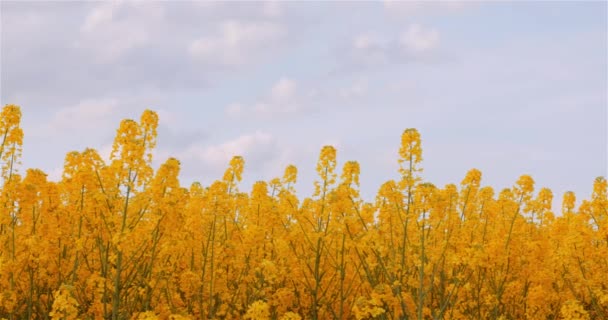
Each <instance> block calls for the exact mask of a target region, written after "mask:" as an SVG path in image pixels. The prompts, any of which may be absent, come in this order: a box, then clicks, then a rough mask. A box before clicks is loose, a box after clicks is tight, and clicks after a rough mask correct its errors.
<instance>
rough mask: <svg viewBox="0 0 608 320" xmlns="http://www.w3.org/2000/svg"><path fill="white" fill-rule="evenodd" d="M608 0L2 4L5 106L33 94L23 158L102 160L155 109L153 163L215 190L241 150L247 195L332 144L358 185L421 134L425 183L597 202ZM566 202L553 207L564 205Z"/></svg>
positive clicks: (607, 100)
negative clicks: (169, 162)
mask: <svg viewBox="0 0 608 320" xmlns="http://www.w3.org/2000/svg"><path fill="white" fill-rule="evenodd" d="M607 11H608V8H607V2H605V1H597V2H583V1H578V2H574V1H572V2H567V1H558V2H550V1H518V2H502V1H501V2H483V3H482V2H472V1H465V2H459V1H450V2H429V1H427V2H413V1H409V2H397V1H384V2H382V1H377V2H371V1H370V2H304V1H302V2H275V1H267V2H203V1H193V2H186V1H181V2H177V1H176V2H168V1H167V2H127V1H120V2H84V1H82V2H73V1H61V2H51V1H33V2H26V1H18V2H17V1H14V2H13V1H4V0H3V1H1V2H0V20H1V22H0V29H1V31H0V36H1V41H0V75H1V77H0V102H1V104H2V105H5V104H17V105H19V106H21V109H22V113H23V118H22V127H23V129H24V132H25V137H24V147H23V161H22V162H23V166H22V171H25V168H32V167H34V168H40V169H42V170H44V171H45V172H47V173H48V174H49V178H50V179H53V180H57V179H59V178H60V177H61V172H62V167H63V161H64V157H65V154H66V153H67V152H69V151H72V150H83V149H84V148H86V147H93V148H96V149H97V150H99V151H100V153H101V154H102V155H104V156H106V157H107V156H108V155H109V152H110V149H111V145H112V141H113V138H114V135H115V132H116V129H117V128H118V124H119V122H120V120H121V119H125V118H133V119H138V118H139V116H140V115H141V113H142V112H143V110H145V109H151V110H154V111H156V112H158V114H159V116H160V125H159V136H158V145H157V148H156V150H155V160H154V165H155V166H156V167H158V165H159V164H160V163H162V162H163V161H164V160H166V159H167V158H168V157H176V158H178V159H179V160H180V161H181V164H182V171H181V175H180V178H181V181H182V183H183V184H185V185H188V184H189V183H191V182H193V181H200V182H202V183H203V184H209V183H211V182H212V181H214V180H216V179H219V178H221V177H222V173H223V171H224V170H225V168H226V167H227V164H228V162H229V160H230V158H231V157H232V156H234V155H242V156H243V157H244V158H245V162H246V164H245V173H244V181H243V182H242V185H241V190H244V191H246V190H249V188H250V187H249V186H250V185H251V184H252V183H253V182H255V181H257V180H270V179H272V178H274V177H279V176H281V175H282V172H283V170H284V168H285V167H286V166H287V165H288V164H295V165H296V166H297V167H298V169H299V181H298V184H297V185H296V189H297V190H298V194H299V195H300V196H309V195H310V194H311V192H312V190H313V181H314V180H315V179H316V173H315V166H316V162H317V159H318V155H319V151H320V149H321V147H322V146H323V145H327V144H331V145H334V146H335V147H336V148H337V150H338V166H339V168H341V165H342V164H343V163H344V162H345V161H348V160H357V161H358V162H359V163H360V165H361V178H360V181H361V192H362V195H363V197H364V199H365V200H368V201H373V200H374V197H375V193H376V191H377V190H378V188H379V187H380V185H381V184H382V183H383V182H385V181H387V180H390V179H399V174H398V171H397V170H398V164H397V159H398V153H397V152H398V149H399V144H400V136H401V134H402V132H403V131H404V130H405V129H407V128H416V129H418V131H419V132H420V134H421V136H422V147H423V159H424V160H423V163H422V167H423V168H424V172H423V173H422V176H423V178H424V180H425V181H429V182H432V183H434V184H435V185H437V186H443V185H445V184H448V183H455V184H459V183H460V181H461V180H462V179H463V178H464V176H465V174H466V172H467V171H468V170H469V169H471V168H477V169H479V170H481V171H482V173H483V177H482V185H489V186H492V187H494V188H495V190H497V191H499V190H501V189H502V188H506V187H511V186H513V185H514V183H515V181H517V179H518V177H519V176H520V175H522V174H530V175H531V176H532V177H533V178H534V180H535V181H536V190H539V189H540V188H541V187H548V188H551V189H552V190H553V192H554V194H555V196H556V201H554V204H557V205H559V204H560V201H559V200H558V199H561V196H562V194H563V193H564V192H565V191H569V190H571V191H575V192H576V194H577V198H578V199H579V203H580V199H581V198H589V197H590V194H591V190H592V185H593V181H594V179H595V178H596V177H598V176H607V170H608V169H607V167H608V152H607V149H608V131H607V130H608V129H607V128H608V125H607V124H608V114H607V108H608V107H607V106H608V74H607V73H608V61H607V59H608V58H607V57H608V44H607V41H608V40H607V39H608V32H607V29H608V22H607ZM554 210H555V211H557V212H559V210H560V209H559V207H557V208H555V207H554Z"/></svg>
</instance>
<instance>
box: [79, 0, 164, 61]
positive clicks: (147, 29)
mask: <svg viewBox="0 0 608 320" xmlns="http://www.w3.org/2000/svg"><path fill="white" fill-rule="evenodd" d="M163 17H164V10H163V8H162V7H161V6H160V5H158V4H151V3H141V2H127V1H111V2H102V3H100V4H98V5H97V6H95V7H94V8H93V9H92V10H91V11H90V12H89V14H88V15H87V16H86V18H85V20H84V23H83V24H82V26H81V28H80V39H79V40H77V42H76V47H78V48H85V49H88V50H90V51H91V52H92V53H93V54H94V55H96V56H97V58H98V59H99V60H100V61H101V62H113V61H115V60H117V59H119V58H121V57H122V56H124V55H125V54H126V53H128V52H129V51H131V50H133V49H136V48H139V47H142V46H145V45H147V44H148V43H150V42H151V41H152V38H153V35H152V29H153V27H154V26H156V25H158V24H159V22H160V21H161V20H162V19H163Z"/></svg>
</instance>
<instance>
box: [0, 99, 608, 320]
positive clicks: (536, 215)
mask: <svg viewBox="0 0 608 320" xmlns="http://www.w3.org/2000/svg"><path fill="white" fill-rule="evenodd" d="M20 119H21V113H20V110H19V107H17V106H14V105H7V106H5V107H4V109H2V112H1V113H0V135H1V136H2V138H0V139H3V140H2V144H1V145H0V162H2V163H1V165H0V166H1V167H2V174H1V178H0V202H1V203H0V319H11V320H13V319H112V320H118V319H175V320H178V319H284V320H287V319H292V320H298V319H314V320H316V319H606V318H608V277H607V276H606V275H608V262H607V260H606V257H608V183H607V181H606V179H605V178H597V179H596V180H595V182H594V185H593V194H592V196H591V198H590V199H586V200H582V201H580V200H577V199H576V196H575V194H574V193H572V192H567V193H566V194H564V196H563V205H562V207H561V208H560V212H555V211H553V209H552V207H551V203H552V201H553V197H554V195H553V194H552V192H551V191H550V190H549V189H546V188H540V189H535V182H534V180H533V179H532V177H530V176H527V175H524V176H522V177H520V178H519V179H518V180H517V181H516V182H515V184H514V185H513V187H511V188H506V189H503V190H500V191H495V190H493V189H492V188H491V187H488V186H484V185H482V173H481V172H480V171H479V170H476V169H472V170H471V171H469V172H468V173H467V174H466V175H465V176H464V178H463V180H462V181H461V182H460V183H459V184H448V185H446V186H443V187H440V186H436V185H434V184H432V183H430V182H428V181H425V180H424V177H423V176H422V144H421V138H420V134H419V133H418V131H417V130H415V129H407V130H405V132H404V133H403V136H402V137H401V146H400V149H399V153H398V155H397V162H398V164H399V170H398V172H396V178H395V179H394V180H389V181H387V182H385V183H384V184H382V186H381V187H380V188H379V190H378V193H377V196H376V198H375V199H374V201H373V202H367V201H365V200H364V199H361V197H360V193H359V181H360V180H359V175H360V172H361V168H360V167H359V164H358V163H357V162H355V161H345V162H343V167H342V170H341V171H340V168H339V166H338V164H339V163H340V162H338V160H337V159H338V157H337V151H336V149H335V148H333V147H331V146H325V147H323V148H322V150H321V153H320V157H319V161H318V164H317V166H316V169H317V173H318V178H317V179H316V181H315V191H314V193H313V194H312V195H311V196H310V197H300V198H299V197H297V196H296V188H295V184H296V181H297V173H298V170H297V168H296V167H295V166H292V165H290V166H288V167H287V168H286V169H285V174H284V176H283V177H276V178H272V179H270V180H269V181H259V182H256V183H255V184H254V185H253V187H252V188H251V192H242V191H240V188H239V183H240V181H241V179H242V175H243V172H244V170H245V169H246V165H245V159H243V158H241V157H239V156H236V157H234V158H233V159H232V160H231V161H230V163H228V164H227V170H226V171H225V174H224V175H223V176H222V179H219V180H217V181H215V182H213V183H211V184H210V185H208V186H203V185H201V184H200V183H193V184H192V185H190V186H183V185H182V184H180V181H179V171H180V162H179V161H178V160H177V159H174V158H170V159H167V160H166V161H165V162H164V163H163V164H162V165H160V167H159V168H156V169H155V168H153V166H152V154H153V148H154V146H155V143H156V135H157V126H158V117H157V115H156V113H154V112H152V111H146V112H144V114H143V115H142V117H141V118H140V120H139V121H135V120H124V121H123V122H122V123H121V124H120V126H119V129H118V131H117V134H116V139H115V141H114V145H113V146H114V147H113V151H112V156H111V159H110V161H109V162H106V161H104V160H103V159H102V158H101V157H100V156H99V154H98V153H97V151H95V150H94V149H86V150H83V151H81V152H79V151H74V152H70V153H68V154H67V155H66V158H65V167H64V170H63V174H62V177H61V180H60V181H49V180H47V176H46V174H45V173H44V172H42V171H41V170H38V169H27V170H25V173H24V174H23V175H22V174H21V173H20V172H22V171H18V170H17V169H18V168H19V161H20V156H21V146H22V136H23V133H22V131H21V129H20ZM577 203H578V205H577Z"/></svg>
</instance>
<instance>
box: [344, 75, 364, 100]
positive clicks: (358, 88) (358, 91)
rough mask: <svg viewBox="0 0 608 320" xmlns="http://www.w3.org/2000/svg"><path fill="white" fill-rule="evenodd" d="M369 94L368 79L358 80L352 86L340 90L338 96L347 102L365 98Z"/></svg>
mask: <svg viewBox="0 0 608 320" xmlns="http://www.w3.org/2000/svg"><path fill="white" fill-rule="evenodd" d="M367 92H368V83H367V79H363V78H362V79H358V80H356V81H355V82H353V83H352V84H351V85H350V86H347V87H343V88H340V89H339V90H338V95H339V96H340V97H341V98H343V99H347V100H351V99H357V98H360V97H363V96H365V95H366V94H367Z"/></svg>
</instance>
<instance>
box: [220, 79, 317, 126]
mask: <svg viewBox="0 0 608 320" xmlns="http://www.w3.org/2000/svg"><path fill="white" fill-rule="evenodd" d="M300 91H301V90H299V89H298V84H297V82H296V81H295V80H293V79H291V78H287V77H283V78H281V79H279V80H278V81H277V82H276V83H275V84H274V85H273V86H272V87H271V88H270V90H269V92H268V93H267V94H266V95H264V96H263V97H262V98H261V99H259V100H258V101H257V102H255V103H253V104H251V105H249V106H247V105H242V104H240V103H231V104H229V105H228V106H227V107H226V109H225V111H226V114H228V115H229V116H233V117H238V116H246V115H249V114H254V115H258V116H265V115H277V114H286V113H293V112H296V111H299V110H301V109H302V108H304V107H305V106H306V104H305V100H306V99H307V98H309V95H306V94H302V93H301V92H300Z"/></svg>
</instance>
